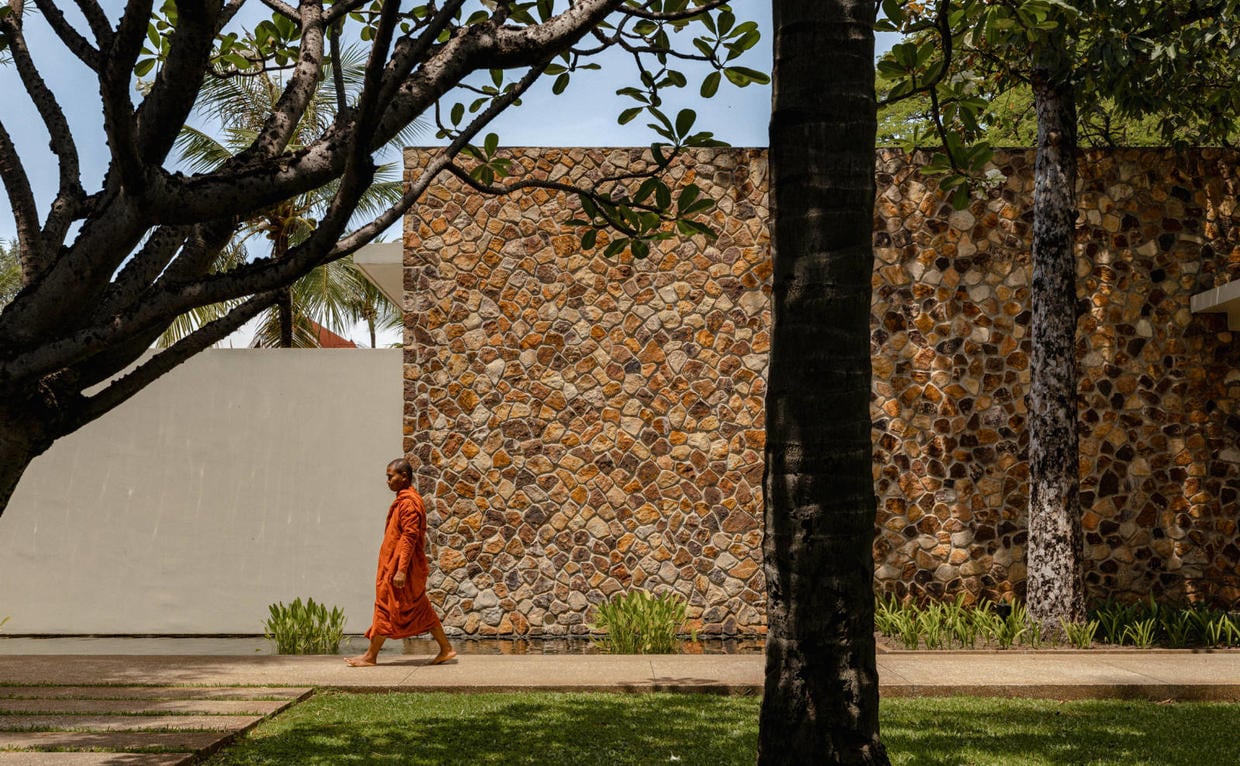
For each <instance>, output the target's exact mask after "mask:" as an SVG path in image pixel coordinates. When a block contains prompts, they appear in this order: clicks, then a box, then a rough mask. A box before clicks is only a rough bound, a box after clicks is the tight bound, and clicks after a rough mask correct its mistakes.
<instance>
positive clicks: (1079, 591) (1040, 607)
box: [1026, 36, 1085, 631]
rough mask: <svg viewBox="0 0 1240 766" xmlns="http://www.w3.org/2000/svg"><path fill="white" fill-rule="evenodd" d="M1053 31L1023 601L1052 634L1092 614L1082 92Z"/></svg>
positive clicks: (1040, 200)
mask: <svg viewBox="0 0 1240 766" xmlns="http://www.w3.org/2000/svg"><path fill="white" fill-rule="evenodd" d="M1063 45H1064V43H1063V41H1062V39H1057V38H1056V37H1055V36H1051V40H1049V41H1048V42H1047V44H1046V46H1045V48H1044V49H1043V52H1042V53H1040V54H1039V56H1040V60H1038V61H1035V64H1034V78H1033V93H1034V104H1035V107H1036V109H1037V116H1038V148H1037V159H1036V162H1035V164H1034V191H1033V254H1032V261H1033V288H1032V291H1031V293H1030V303H1031V304H1032V309H1033V311H1032V319H1031V321H1030V331H1029V335H1030V343H1031V347H1032V353H1031V354H1030V366H1031V378H1032V379H1031V381H1030V394H1029V426H1028V428H1029V547H1028V556H1027V565H1028V581H1027V584H1026V603H1027V605H1028V607H1029V612H1030V615H1031V616H1033V617H1034V618H1035V619H1037V620H1039V621H1040V622H1041V623H1042V624H1043V629H1044V630H1047V631H1057V630H1059V629H1060V628H1059V621H1060V620H1061V619H1063V620H1067V621H1069V622H1080V621H1081V620H1083V619H1084V617H1085V592H1084V581H1083V579H1082V570H1081V503H1080V470H1079V459H1080V454H1079V450H1078V443H1077V438H1078V437H1077V422H1078V418H1077V401H1076V400H1077V374H1076V261H1075V256H1074V253H1073V242H1074V240H1075V233H1076V215H1077V210H1076V153H1077V135H1076V96H1075V91H1074V90H1073V87H1072V85H1071V83H1070V82H1067V81H1065V78H1063V77H1062V76H1061V75H1060V73H1061V72H1062V71H1063V67H1062V66H1057V65H1056V62H1059V61H1062V60H1063V57H1064V49H1063Z"/></svg>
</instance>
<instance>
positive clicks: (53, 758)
mask: <svg viewBox="0 0 1240 766" xmlns="http://www.w3.org/2000/svg"><path fill="white" fill-rule="evenodd" d="M193 762H194V756H193V754H192V753H29V752H21V753H0V766H181V764H191V763H193Z"/></svg>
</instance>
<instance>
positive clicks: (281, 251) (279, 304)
mask: <svg viewBox="0 0 1240 766" xmlns="http://www.w3.org/2000/svg"><path fill="white" fill-rule="evenodd" d="M288 248H289V239H288V234H287V233H286V232H285V231H284V230H283V228H279V227H277V231H276V235H275V237H274V238H273V240H272V244H271V257H272V259H274V260H277V261H279V260H283V259H284V257H285V256H286V255H288ZM276 296H277V297H276V316H277V317H278V318H279V320H280V348H292V347H293V290H292V288H291V287H282V288H280V290H279V291H278V292H277V293H276Z"/></svg>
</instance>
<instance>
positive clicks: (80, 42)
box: [34, 0, 99, 72]
mask: <svg viewBox="0 0 1240 766" xmlns="http://www.w3.org/2000/svg"><path fill="white" fill-rule="evenodd" d="M34 4H35V6H36V7H37V8H38V9H39V12H40V13H42V14H43V18H45V19H47V23H48V24H49V25H51V27H52V31H54V32H55V33H56V36H57V37H59V38H60V41H61V42H62V43H64V46H65V47H66V48H68V49H69V51H70V52H71V53H73V55H74V56H77V57H78V60H79V61H81V62H82V63H83V64H85V65H86V66H88V67H90V68H91V69H92V70H94V71H96V72H97V71H99V51H98V50H96V49H95V47H94V46H92V45H91V44H90V41H89V40H87V39H86V38H85V37H82V36H81V35H80V34H78V31H77V30H76V29H74V28H73V26H72V25H71V24H69V22H68V21H66V20H65V15H64V14H63V13H61V12H60V9H59V8H57V7H56V4H55V3H51V2H48V0H34Z"/></svg>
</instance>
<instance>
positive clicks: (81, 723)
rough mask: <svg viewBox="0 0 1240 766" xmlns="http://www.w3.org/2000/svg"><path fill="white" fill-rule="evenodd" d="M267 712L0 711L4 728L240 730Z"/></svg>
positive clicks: (15, 729) (0, 725)
mask: <svg viewBox="0 0 1240 766" xmlns="http://www.w3.org/2000/svg"><path fill="white" fill-rule="evenodd" d="M262 719H263V716H235V715H0V731H69V730H76V731H151V730H154V731H182V730H185V731H198V730H205V731H237V730H241V729H247V728H249V727H251V726H253V725H254V724H256V723H258V722H259V721H261V720H262Z"/></svg>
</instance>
